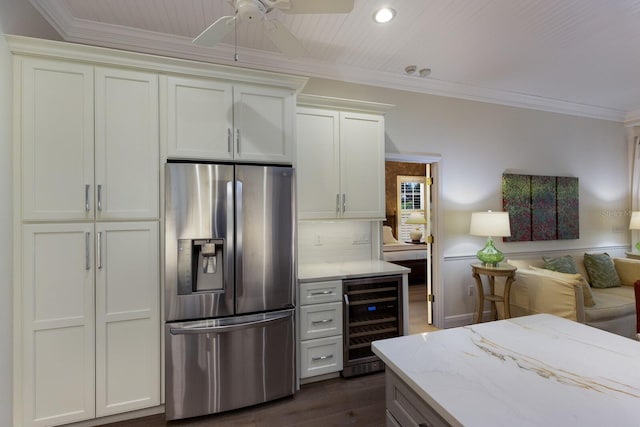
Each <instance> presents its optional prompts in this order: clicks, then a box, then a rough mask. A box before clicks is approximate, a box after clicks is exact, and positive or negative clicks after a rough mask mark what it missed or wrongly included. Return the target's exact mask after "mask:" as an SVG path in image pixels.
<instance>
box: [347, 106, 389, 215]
mask: <svg viewBox="0 0 640 427" xmlns="http://www.w3.org/2000/svg"><path fill="white" fill-rule="evenodd" d="M340 187H341V189H342V194H343V197H344V199H343V200H342V216H343V217H344V218H368V219H380V220H383V219H384V218H385V213H384V197H385V191H384V118H383V117H382V116H378V115H372V114H360V113H340Z"/></svg>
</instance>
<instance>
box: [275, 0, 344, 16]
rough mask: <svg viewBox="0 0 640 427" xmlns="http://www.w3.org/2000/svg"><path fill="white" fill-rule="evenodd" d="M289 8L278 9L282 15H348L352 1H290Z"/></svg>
mask: <svg viewBox="0 0 640 427" xmlns="http://www.w3.org/2000/svg"><path fill="white" fill-rule="evenodd" d="M290 2H291V7H289V8H288V9H286V8H279V9H280V10H282V11H283V12H284V13H349V12H351V11H352V10H353V2H354V0H322V1H319V0H290Z"/></svg>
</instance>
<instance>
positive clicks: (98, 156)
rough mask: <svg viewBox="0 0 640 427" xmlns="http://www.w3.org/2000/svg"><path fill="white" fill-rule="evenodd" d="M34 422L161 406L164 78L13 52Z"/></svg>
mask: <svg viewBox="0 0 640 427" xmlns="http://www.w3.org/2000/svg"><path fill="white" fill-rule="evenodd" d="M15 79H16V96H15V98H16V114H17V116H18V117H19V122H17V123H18V126H17V128H18V130H17V138H16V141H17V143H16V145H15V146H14V147H15V149H16V151H17V152H16V154H15V157H16V159H17V160H16V163H15V164H16V166H17V171H16V173H15V177H16V181H17V183H16V190H17V191H16V196H15V203H16V205H18V206H19V207H20V209H19V212H18V211H16V215H17V216H18V217H19V218H20V220H21V223H20V226H21V239H20V242H18V243H17V244H18V245H19V246H20V247H21V256H20V262H21V264H20V271H19V272H16V273H17V274H19V275H20V279H21V282H22V286H21V288H20V289H19V290H20V291H21V294H20V295H17V296H16V297H15V298H16V301H19V303H18V307H19V309H20V310H21V322H22V323H21V325H19V326H18V327H20V328H21V334H20V338H21V339H20V341H18V340H16V342H15V344H16V346H20V348H19V354H21V355H22V359H21V361H20V363H16V368H18V371H17V373H16V374H15V375H17V376H18V378H17V379H16V383H18V384H21V386H20V387H21V390H20V394H21V395H20V396H19V397H18V399H19V401H20V402H21V405H22V408H21V412H22V419H20V420H16V421H17V422H19V423H20V424H21V425H25V426H48V425H59V424H65V423H70V422H74V421H81V420H87V419H91V418H94V417H101V416H105V415H111V414H115V413H120V412H125V411H130V410H135V409H140V408H145V407H150V406H156V405H159V404H160V378H161V372H160V369H161V367H160V355H161V347H160V286H159V283H160V277H159V274H160V265H159V254H160V248H159V232H160V231H159V219H160V210H159V209H160V208H159V203H160V201H159V193H160V191H159V189H160V171H159V168H160V161H159V155H160V144H159V135H158V133H159V123H158V120H159V118H158V115H159V114H158V77H157V75H156V74H154V73H147V72H141V71H134V70H126V69H118V68H110V67H104V66H97V65H96V66H94V65H91V64H85V63H80V62H73V61H64V60H57V59H41V58H35V57H23V56H19V55H17V56H15Z"/></svg>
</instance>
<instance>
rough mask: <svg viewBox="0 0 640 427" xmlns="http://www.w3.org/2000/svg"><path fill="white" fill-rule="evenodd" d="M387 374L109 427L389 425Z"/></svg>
mask: <svg viewBox="0 0 640 427" xmlns="http://www.w3.org/2000/svg"><path fill="white" fill-rule="evenodd" d="M385 425H386V422H385V404H384V373H383V372H379V373H375V374H370V375H364V376H360V377H353V378H349V379H345V378H335V379H331V380H327V381H322V382H317V383H312V384H306V385H303V386H302V387H301V388H300V390H299V391H298V392H297V393H296V394H295V395H294V396H292V397H287V398H283V399H280V400H277V401H274V402H268V403H264V404H262V405H257V406H253V407H251V408H244V409H239V410H236V411H230V412H224V413H221V414H216V415H210V416H205V417H198V418H190V419H186V420H177V421H170V422H165V420H164V414H159V415H154V416H150V417H145V418H138V419H135V420H131V421H122V422H118V423H113V424H109V425H108V426H109V427H155V426H169V427H172V426H176V427H177V426H181V427H183V426H184V427H187V426H188V427H204V426H234V427H245V426H248V427H253V426H255V427H285V426H286V427H289V426H303V427H316V426H317V427H320V426H322V427H329V426H336V427H341V426H366V427H378V426H380V427H382V426H385Z"/></svg>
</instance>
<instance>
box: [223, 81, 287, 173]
mask: <svg viewBox="0 0 640 427" xmlns="http://www.w3.org/2000/svg"><path fill="white" fill-rule="evenodd" d="M233 101H234V109H233V114H234V124H235V132H236V135H235V143H236V145H235V154H234V157H235V159H236V160H239V161H249V162H265V163H287V164H291V163H292V162H293V157H292V156H293V122H294V119H295V95H294V92H293V91H292V90H288V89H278V88H267V87H259V86H248V85H238V86H235V87H234V91H233Z"/></svg>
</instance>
